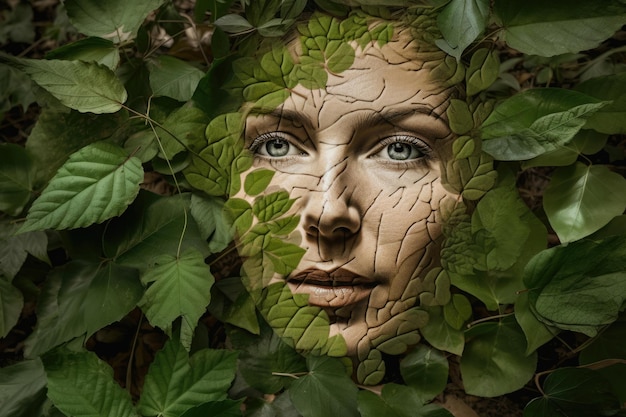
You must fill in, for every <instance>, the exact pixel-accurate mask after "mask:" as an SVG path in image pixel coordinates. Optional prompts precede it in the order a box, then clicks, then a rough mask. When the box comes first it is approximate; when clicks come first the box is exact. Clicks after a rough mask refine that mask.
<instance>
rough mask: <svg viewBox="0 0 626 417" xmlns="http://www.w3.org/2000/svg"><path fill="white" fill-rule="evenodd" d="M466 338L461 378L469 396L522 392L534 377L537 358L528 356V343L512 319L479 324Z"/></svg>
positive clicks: (534, 354) (532, 355)
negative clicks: (520, 390)
mask: <svg viewBox="0 0 626 417" xmlns="http://www.w3.org/2000/svg"><path fill="white" fill-rule="evenodd" d="M466 337H467V338H468V342H467V344H466V345H465V350H464V351H463V356H462V357H461V376H462V378H463V384H464V386H465V391H466V392H467V393H468V394H470V395H478V396H481V397H497V396H499V395H503V394H507V393H509V392H513V391H516V390H518V389H520V388H522V387H523V386H524V385H525V384H526V383H527V382H528V381H529V380H530V379H531V378H532V376H533V374H534V373H535V367H536V365H537V354H536V353H533V354H531V355H528V356H527V355H526V349H525V347H526V339H525V338H524V334H523V333H522V330H521V329H520V328H519V326H518V324H517V323H516V322H515V319H514V318H513V317H506V318H504V319H502V320H500V321H499V322H498V323H481V324H477V325H475V326H474V327H472V328H471V329H470V330H468V331H467V332H466Z"/></svg>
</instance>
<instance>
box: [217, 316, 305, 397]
mask: <svg viewBox="0 0 626 417" xmlns="http://www.w3.org/2000/svg"><path fill="white" fill-rule="evenodd" d="M228 335H229V337H230V338H231V340H232V343H233V345H234V347H236V348H237V349H239V350H241V351H242V352H241V354H240V355H239V361H240V364H239V370H240V372H241V374H242V376H243V377H244V379H245V380H246V382H247V383H248V384H249V385H250V386H252V387H253V388H255V389H257V390H260V391H261V392H264V393H267V394H273V393H276V392H279V391H280V390H282V389H284V388H285V387H286V386H288V385H289V384H290V383H291V382H292V381H293V379H294V377H296V376H300V375H302V374H303V373H306V371H307V367H306V363H305V360H304V357H302V356H301V355H300V354H298V353H297V352H296V351H295V350H294V349H293V348H292V347H289V346H288V345H287V344H285V342H284V341H283V340H282V339H281V338H280V337H279V336H278V335H277V334H276V333H275V332H274V331H273V330H272V329H271V328H270V327H269V326H268V325H267V324H264V323H263V325H262V326H261V334H260V335H259V336H255V335H251V334H250V333H248V332H245V331H242V330H239V329H233V330H231V331H229V333H228Z"/></svg>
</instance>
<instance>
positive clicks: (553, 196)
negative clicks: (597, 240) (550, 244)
mask: <svg viewBox="0 0 626 417" xmlns="http://www.w3.org/2000/svg"><path fill="white" fill-rule="evenodd" d="M543 204H544V209H545V211H546V215H547V216H548V220H549V221H550V225H552V227H553V228H554V230H555V231H556V233H557V235H558V236H559V239H560V240H561V242H563V243H565V242H572V241H574V240H578V239H581V238H583V237H585V236H588V235H590V234H592V233H593V232H595V231H597V230H599V229H601V228H602V227H603V226H604V225H606V224H607V223H608V222H609V221H610V220H611V219H612V218H613V217H615V216H619V215H620V214H622V213H623V212H624V209H625V208H626V179H624V178H623V177H622V176H621V175H619V174H617V173H614V172H612V171H610V170H609V169H608V167H606V166H604V165H591V166H587V165H584V164H583V163H581V162H578V163H576V164H575V165H572V166H569V167H563V168H558V169H557V170H556V171H555V172H554V174H553V175H552V179H551V180H550V184H549V186H548V188H546V191H545V193H544V199H543Z"/></svg>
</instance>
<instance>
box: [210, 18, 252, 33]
mask: <svg viewBox="0 0 626 417" xmlns="http://www.w3.org/2000/svg"><path fill="white" fill-rule="evenodd" d="M214 23H215V26H218V27H219V28H221V29H222V30H223V31H224V32H226V33H240V32H245V31H248V30H250V29H253V28H254V26H252V24H251V23H250V22H248V21H247V20H246V18H245V17H243V16H240V15H238V14H227V15H224V16H221V17H220V18H218V19H216V20H215V22H214Z"/></svg>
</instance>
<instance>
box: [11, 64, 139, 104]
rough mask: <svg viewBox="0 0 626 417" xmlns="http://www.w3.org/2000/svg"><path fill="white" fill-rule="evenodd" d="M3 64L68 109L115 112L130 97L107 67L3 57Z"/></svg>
mask: <svg viewBox="0 0 626 417" xmlns="http://www.w3.org/2000/svg"><path fill="white" fill-rule="evenodd" d="M0 62H6V63H9V64H10V65H13V66H15V67H17V68H19V69H20V70H22V71H24V72H25V73H26V74H28V75H29V76H30V78H31V79H32V80H33V81H34V82H36V83H37V84H38V85H39V86H40V87H42V88H44V89H45V90H46V91H48V92H49V93H50V94H52V95H53V96H54V97H55V98H57V99H58V100H59V101H60V102H61V103H63V104H64V105H65V106H67V107H69V108H71V109H74V110H78V111H79V112H81V113H86V112H91V113H98V114H100V113H115V112H116V111H118V110H120V109H121V108H122V104H124V102H125V101H126V98H127V97H128V96H127V94H126V90H125V89H124V86H123V85H122V83H121V82H120V80H119V79H118V78H117V77H116V76H115V73H113V71H111V70H110V69H109V68H107V67H105V66H104V65H100V64H96V63H93V62H83V61H62V60H50V61H47V60H43V59H26V58H14V57H9V56H8V55H0Z"/></svg>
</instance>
